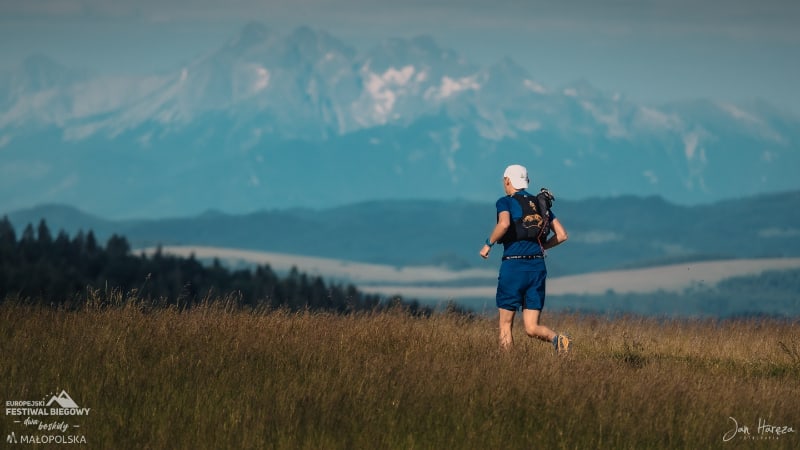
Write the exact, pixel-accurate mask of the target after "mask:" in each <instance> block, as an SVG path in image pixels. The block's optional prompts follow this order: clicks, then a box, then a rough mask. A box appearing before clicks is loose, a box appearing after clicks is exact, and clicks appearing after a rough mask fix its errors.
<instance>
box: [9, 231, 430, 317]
mask: <svg viewBox="0 0 800 450" xmlns="http://www.w3.org/2000/svg"><path fill="white" fill-rule="evenodd" d="M113 296H117V297H119V298H135V299H138V300H151V301H155V302H159V303H163V304H172V305H179V306H192V305H195V304H198V303H201V302H206V301H218V300H220V299H224V300H225V301H229V302H230V301H233V302H235V303H237V304H238V305H241V306H252V307H271V308H277V307H287V308H289V309H292V310H300V309H306V308H308V309H314V310H326V311H335V312H348V311H358V310H375V309H382V308H385V307H389V306H397V305H400V306H403V307H405V308H407V309H408V310H409V311H410V312H412V313H414V314H429V313H430V312H431V311H430V310H429V309H428V308H424V307H420V305H419V304H418V302H416V301H413V302H404V301H403V300H402V299H400V298H393V299H391V300H390V301H384V302H382V301H381V299H380V297H379V296H377V295H369V294H364V293H362V292H360V291H358V290H357V289H356V287H355V286H353V285H352V284H350V285H340V284H335V283H326V282H325V281H324V280H323V279H322V278H320V277H318V276H308V275H306V274H304V273H300V272H299V271H298V270H297V269H296V268H293V269H292V270H291V271H290V272H289V274H288V275H286V276H284V277H279V276H278V275H277V274H276V273H275V272H274V271H273V270H272V269H271V268H270V266H269V265H262V266H257V267H255V268H254V269H239V270H229V269H228V268H226V267H224V266H223V265H222V264H221V263H220V261H219V260H216V259H215V260H214V261H213V263H212V264H211V265H209V266H206V265H203V264H201V263H200V262H199V261H197V260H196V259H195V258H194V257H193V256H192V257H189V258H183V257H177V256H171V255H165V254H163V253H162V252H161V250H160V249H157V250H156V252H155V253H154V254H153V255H151V256H147V255H144V254H141V255H134V254H132V252H131V248H130V245H129V243H128V241H127V240H126V239H125V238H124V237H122V236H119V235H116V234H115V235H113V236H111V238H109V239H108V241H107V242H106V244H105V246H103V245H101V244H99V243H98V242H97V239H96V237H95V235H94V233H93V232H92V231H88V232H86V233H84V232H82V231H81V232H78V233H77V234H76V235H75V236H73V237H71V238H70V236H68V235H67V234H66V232H64V231H60V232H59V233H58V234H57V235H56V236H55V237H53V235H52V234H51V232H50V230H49V229H48V227H47V224H46V223H45V221H44V220H42V221H40V222H39V225H38V227H36V228H34V226H33V225H32V224H28V225H27V226H26V227H25V229H24V230H23V231H22V234H21V235H20V236H19V239H17V235H16V232H15V230H14V228H13V226H12V225H11V223H10V221H9V220H8V218H7V217H4V218H3V219H2V220H0V301H3V300H5V299H9V298H16V299H23V300H26V301H32V302H36V303H45V304H57V305H66V306H69V305H80V304H83V303H85V302H87V301H89V300H97V299H98V297H99V298H100V299H101V300H110V299H111V298H112V297H113Z"/></svg>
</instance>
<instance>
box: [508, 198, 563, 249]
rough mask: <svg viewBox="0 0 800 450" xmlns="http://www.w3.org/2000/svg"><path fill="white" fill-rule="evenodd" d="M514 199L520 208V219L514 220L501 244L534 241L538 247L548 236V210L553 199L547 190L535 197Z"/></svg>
mask: <svg viewBox="0 0 800 450" xmlns="http://www.w3.org/2000/svg"><path fill="white" fill-rule="evenodd" d="M513 197H514V199H515V200H516V201H517V202H518V203H519V206H521V207H522V217H521V218H519V219H517V220H514V222H513V223H512V225H511V226H510V227H509V228H508V231H507V232H506V235H505V236H504V237H503V239H502V242H504V243H506V242H515V241H523V240H528V241H536V242H538V243H539V244H540V245H541V243H542V241H543V240H546V239H547V236H548V235H549V234H550V208H551V207H552V206H553V201H555V199H556V198H555V197H554V196H553V194H551V193H550V191H549V190H547V188H542V189H541V190H540V191H539V193H538V194H537V195H530V194H519V193H517V194H514V195H513Z"/></svg>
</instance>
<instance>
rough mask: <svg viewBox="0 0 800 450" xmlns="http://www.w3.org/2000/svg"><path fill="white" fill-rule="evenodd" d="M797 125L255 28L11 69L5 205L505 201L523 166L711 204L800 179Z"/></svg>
mask: <svg viewBox="0 0 800 450" xmlns="http://www.w3.org/2000/svg"><path fill="white" fill-rule="evenodd" d="M798 125H800V120H798V119H797V118H796V117H793V116H791V115H789V114H786V113H783V112H781V111H779V110H777V109H776V108H774V107H772V106H770V105H766V104H763V103H753V104H750V105H733V104H729V103H722V102H716V101H711V100H697V101H694V102H689V103H681V104H671V105H643V104H638V103H636V102H633V101H631V100H629V99H627V98H626V97H624V96H623V95H620V94H607V93H604V92H602V91H601V90H599V89H597V88H596V87H594V86H592V85H591V84H590V83H589V82H587V81H578V82H573V83H569V84H564V85H562V86H557V87H553V86H545V85H543V84H542V83H540V82H538V81H537V80H536V78H535V77H534V76H533V75H531V74H530V73H529V72H528V71H527V70H526V69H524V68H523V67H521V66H519V65H518V64H516V63H515V62H514V61H513V60H512V59H510V58H503V59H500V60H499V61H498V62H497V63H495V64H493V65H490V66H486V67H481V66H479V65H476V64H473V63H471V62H469V61H467V60H465V59H464V58H463V57H461V56H460V55H459V54H458V53H457V52H456V51H454V50H450V49H443V48H441V47H440V46H439V45H438V44H437V43H436V42H435V41H434V40H432V39H431V38H428V37H418V38H414V39H389V40H386V41H384V42H380V43H377V44H376V45H375V47H373V48H372V49H369V50H368V51H366V52H363V53H362V52H359V51H357V50H356V49H355V48H354V47H352V46H350V45H348V44H346V43H344V42H342V41H341V40H339V39H337V38H335V37H333V36H331V35H329V34H327V33H325V32H323V31H318V30H313V29H310V28H307V27H300V28H297V29H296V30H294V31H293V32H291V33H289V34H286V35H284V34H280V33H277V32H274V31H272V30H270V29H269V28H267V27H265V26H264V25H261V24H257V23H253V24H249V25H247V26H245V27H244V28H243V29H242V31H241V32H240V33H239V35H237V36H235V37H233V38H232V39H231V40H229V41H228V42H226V43H224V44H223V45H221V46H220V47H219V48H217V49H214V50H212V51H209V52H208V53H207V54H206V55H204V56H202V57H199V58H197V59H195V60H194V61H192V62H190V63H189V64H186V65H183V66H179V67H176V69H175V70H174V71H172V72H169V73H161V74H153V75H150V76H128V77H119V76H91V75H89V74H87V73H84V72H81V71H76V70H71V69H67V68H65V67H63V66H61V65H59V64H58V63H56V62H54V61H53V60H51V59H49V58H46V57H43V56H35V57H31V58H29V59H28V60H26V61H25V62H24V63H23V64H22V65H21V67H19V68H18V69H17V70H15V71H12V72H8V73H2V74H0V209H4V210H9V209H13V208H18V207H25V206H30V205H32V204H39V203H45V202H48V203H53V202H63V203H70V204H73V205H75V206H79V207H81V208H83V209H85V210H89V211H93V212H97V213H101V214H105V215H109V216H115V215H116V216H120V215H126V216H130V215H136V214H141V215H157V216H164V215H177V214H186V213H197V212H200V211H202V210H205V209H208V208H219V209H222V210H227V211H231V212H242V211H251V210H254V209H259V208H263V207H285V206H295V205H297V206H311V207H313V206H315V204H319V203H323V204H326V205H329V204H342V203H348V202H353V201H358V200H363V199H371V198H382V197H392V198H398V197H423V198H431V197H453V196H457V197H465V198H487V197H488V198H491V197H492V196H495V195H496V194H497V193H498V191H500V190H499V187H498V186H499V185H498V181H497V179H498V177H499V175H498V174H499V173H502V172H501V171H502V168H503V167H504V166H505V165H506V164H509V163H512V162H517V163H523V164H526V165H528V166H529V168H530V169H531V172H532V175H533V176H534V184H535V185H536V186H537V187H538V186H540V185H548V186H549V187H551V188H552V189H554V190H555V191H556V192H558V193H560V194H561V195H566V196H568V197H572V198H582V197H587V196H604V195H614V194H625V193H635V194H645V195H648V194H658V195H663V196H665V197H669V198H670V199H672V200H674V201H677V202H679V203H680V202H681V201H682V200H686V202H702V201H711V200H716V199H719V198H725V197H735V196H739V195H745V194H753V193H758V192H765V191H775V190H784V189H793V188H798V187H800V182H799V181H798V180H797V177H796V175H795V174H794V172H796V170H797V168H798V167H800V151H798V150H800V149H798V142H800V127H799V126H798ZM309 192H313V194H312V195H309V194H308V193H309ZM500 192H501V191H500Z"/></svg>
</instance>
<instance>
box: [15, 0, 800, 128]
mask: <svg viewBox="0 0 800 450" xmlns="http://www.w3.org/2000/svg"><path fill="white" fill-rule="evenodd" d="M252 20H257V21H260V22H263V23H265V24H266V25H268V26H270V27H272V28H274V29H277V30H280V31H283V30H288V29H290V28H294V27H296V26H299V25H309V26H312V27H314V28H317V29H321V30H325V31H328V32H329V33H331V34H332V35H334V36H336V37H338V38H340V39H342V40H343V41H345V42H346V43H350V44H352V45H355V46H356V47H357V48H359V49H365V48H367V47H368V46H370V45H371V44H372V43H374V42H376V41H378V40H381V39H384V38H389V37H412V36H415V35H420V34H426V35H430V36H433V37H434V38H435V39H436V40H437V41H438V42H439V43H440V45H442V46H444V47H448V48H452V49H454V50H456V51H457V52H459V53H461V54H462V55H464V56H465V57H467V58H468V59H471V60H473V61H475V62H478V63H491V62H494V61H497V60H499V59H501V58H502V57H504V56H510V57H512V58H513V59H514V60H516V61H517V62H519V63H520V64H521V65H523V66H524V67H526V68H527V69H528V70H529V72H530V73H531V75H532V76H533V78H535V79H536V80H538V81H539V82H541V83H543V84H545V85H546V86H549V87H557V86H559V85H562V84H566V83H568V82H571V81H575V80H578V79H585V80H587V81H589V82H590V83H592V84H593V85H595V86H596V87H598V88H600V89H601V90H604V91H607V92H621V93H623V94H625V95H627V96H628V97H630V98H633V99H635V100H639V101H644V102H662V101H670V100H679V99H687V98H699V97H704V98H715V99H720V100H729V101H743V100H744V101H746V100H750V99H754V98H763V99H766V100H769V101H770V102H772V103H774V104H776V105H777V106H780V107H783V108H785V109H788V110H791V111H794V112H795V113H800V88H798V86H797V84H798V82H799V81H800V32H798V31H797V30H798V29H800V26H798V24H800V2H797V1H790V0H560V1H556V0H549V1H543V0H424V1H421V0H392V1H388V0H339V1H334V0H291V1H274V0H228V1H212V0H136V1H133V0H0V55H2V58H0V68H8V67H10V66H11V65H13V64H16V63H18V62H19V61H20V60H21V59H22V58H24V57H25V56H26V55H28V54H31V53H34V52H38V53H43V54H46V55H48V56H51V57H53V58H55V59H56V60H58V61H59V62H61V63H63V64H65V65H67V66H71V67H89V68H92V69H95V70H99V71H103V72H115V73H127V72H136V73H143V72H148V71H155V70H167V69H175V68H177V67H179V66H180V64H182V63H184V62H186V61H189V60H191V59H193V58H195V57H197V56H198V55H200V54H203V53H205V52H207V51H209V50H213V49H215V48H216V47H218V46H220V45H222V43H224V42H225V41H227V40H228V39H230V38H232V37H233V36H234V35H236V33H238V31H239V29H240V28H241V27H242V26H243V25H244V24H245V23H247V22H248V21H252Z"/></svg>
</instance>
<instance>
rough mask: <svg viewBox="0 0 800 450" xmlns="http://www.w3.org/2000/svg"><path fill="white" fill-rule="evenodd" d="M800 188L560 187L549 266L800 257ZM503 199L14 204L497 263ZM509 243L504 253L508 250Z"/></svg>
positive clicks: (27, 212) (99, 221) (172, 234)
mask: <svg viewBox="0 0 800 450" xmlns="http://www.w3.org/2000/svg"><path fill="white" fill-rule="evenodd" d="M797 205H800V191H791V192H784V193H779V194H765V195H759V196H751V197H746V198H741V199H736V200H726V201H720V202H716V203H711V204H703V205H693V206H684V205H677V204H675V203H672V202H669V201H666V200H664V199H663V198H660V197H636V196H624V197H613V198H602V197H597V198H592V199H586V200H580V201H570V200H560V199H556V202H555V204H554V206H553V210H554V211H555V212H556V213H557V215H558V217H559V219H560V220H561V221H562V223H563V224H564V226H565V227H566V228H567V231H568V233H569V236H570V237H569V240H568V241H567V243H566V244H564V245H563V246H559V247H557V248H555V249H553V250H551V252H550V253H551V257H549V258H548V270H550V271H551V272H552V273H554V274H558V275H559V276H562V275H569V274H579V273H589V272H598V271H607V270H617V269H630V268H642V267H647V266H658V265H668V264H675V263H682V262H691V261H704V260H728V259H747V258H786V257H800V225H798V224H800V208H797ZM494 217H495V209H494V205H493V204H492V203H491V202H481V203H479V202H471V201H464V200H450V201H439V200H427V201H412V200H393V201H389V200H387V201H370V202H361V203H354V204H351V205H345V206H338V207H331V208H325V209H308V208H294V209H275V210H262V211H258V212H254V213H248V214H227V213H222V212H213V211H210V212H206V213H203V214H200V215H196V216H190V217H184V218H171V219H147V220H141V219H140V220H107V219H103V218H100V217H97V216H94V215H90V214H87V213H85V212H82V211H80V210H76V209H75V208H73V207H68V206H63V205H46V206H40V207H35V208H27V209H21V210H17V211H13V212H11V213H9V214H8V218H9V220H10V221H11V223H12V225H13V226H14V227H15V229H16V230H17V233H18V234H20V233H23V230H24V228H25V227H26V226H28V225H31V226H32V227H33V228H32V229H31V230H30V232H31V233H35V232H36V227H37V224H38V223H39V221H41V220H45V221H46V223H47V225H48V228H49V229H50V230H51V233H52V234H53V235H55V234H56V232H57V230H64V231H65V232H67V233H68V234H70V235H74V234H75V233H77V232H78V231H80V230H83V231H84V232H87V231H88V230H92V231H93V233H94V234H95V236H96V238H97V240H98V241H100V242H105V241H106V240H108V238H109V237H111V235H112V234H114V233H115V234H118V235H122V236H125V237H126V238H127V239H128V240H129V242H130V244H131V246H132V247H133V248H134V249H135V251H137V252H138V251H139V250H138V249H143V248H153V247H156V246H158V245H164V246H168V245H172V246H174V245H180V246H211V247H219V248H229V249H242V250H257V251H265V252H272V253H281V254H292V255H298V256H311V257H322V258H330V259H335V260H340V261H350V262H360V263H370V264H381V265H389V266H394V267H415V266H427V267H433V266H440V267H446V268H449V269H456V270H464V269H472V268H486V267H487V265H486V263H485V261H483V260H482V259H481V258H480V257H479V256H478V251H479V250H480V247H481V246H482V245H483V241H484V239H485V237H486V235H487V234H488V233H489V232H490V231H491V229H492V228H493V226H494ZM499 254H500V252H499V251H495V252H493V254H492V258H494V259H498V260H499Z"/></svg>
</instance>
